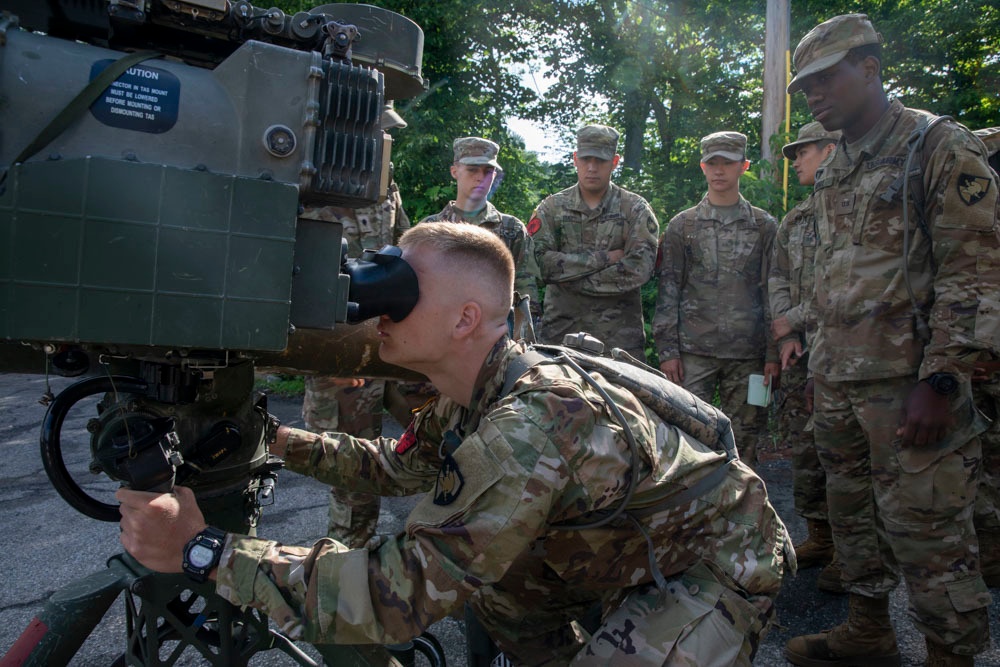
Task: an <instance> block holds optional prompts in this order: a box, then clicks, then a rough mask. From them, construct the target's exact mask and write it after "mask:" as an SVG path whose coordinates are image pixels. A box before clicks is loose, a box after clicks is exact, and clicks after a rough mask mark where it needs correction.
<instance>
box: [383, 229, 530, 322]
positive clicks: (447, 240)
mask: <svg viewBox="0 0 1000 667" xmlns="http://www.w3.org/2000/svg"><path fill="white" fill-rule="evenodd" d="M399 247H400V248H403V249H404V250H405V249H407V248H410V249H412V248H417V247H421V248H431V249H433V250H436V251H437V252H438V253H440V254H441V255H442V256H443V257H445V258H446V259H447V261H448V264H449V266H451V267H454V268H455V269H456V270H457V271H458V272H463V273H466V274H467V275H471V276H479V277H485V278H486V282H487V283H489V284H491V285H493V284H495V285H496V289H497V290H498V292H501V293H502V294H505V295H506V296H505V299H506V301H505V304H506V307H509V306H510V304H511V302H512V301H513V300H514V258H513V257H512V256H511V254H510V250H509V249H508V248H507V246H506V245H505V244H504V242H503V241H501V240H500V238H499V237H497V235H496V234H494V233H493V232H491V231H488V230H486V229H482V228H481V227H479V226H477V225H473V224H469V223H464V222H421V223H420V224H418V225H415V226H413V227H411V228H410V229H408V230H406V232H405V233H404V234H403V236H402V237H400V239H399ZM485 296H486V297H490V298H492V297H494V296H496V293H494V294H490V295H485Z"/></svg>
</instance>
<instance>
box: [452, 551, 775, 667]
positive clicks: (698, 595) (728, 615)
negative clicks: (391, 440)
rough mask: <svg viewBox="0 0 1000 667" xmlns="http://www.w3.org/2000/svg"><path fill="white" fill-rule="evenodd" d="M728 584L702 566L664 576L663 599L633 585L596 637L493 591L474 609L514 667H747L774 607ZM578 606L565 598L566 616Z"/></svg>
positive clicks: (768, 600) (652, 589)
mask: <svg viewBox="0 0 1000 667" xmlns="http://www.w3.org/2000/svg"><path fill="white" fill-rule="evenodd" d="M723 578H724V577H722V576H721V575H717V574H716V573H715V572H714V571H713V570H712V569H711V568H710V567H709V566H707V565H705V564H704V563H697V564H695V565H694V566H693V567H691V568H689V569H688V570H687V571H686V572H683V573H681V574H678V575H675V576H673V577H667V591H666V594H665V595H661V593H660V591H659V590H658V589H657V587H656V586H655V585H654V584H644V585H641V586H636V587H634V588H632V589H631V590H628V591H626V592H623V595H622V600H621V602H620V603H618V604H617V605H615V606H614V608H613V609H611V610H610V612H609V613H607V615H606V616H605V617H604V618H603V620H602V621H601V622H600V626H599V627H598V628H597V629H596V630H595V631H594V633H593V634H589V633H588V632H587V631H586V630H584V629H583V628H582V627H581V626H580V625H579V624H578V623H577V622H576V621H573V622H567V621H566V619H567V618H569V616H564V617H563V618H562V619H560V618H559V616H558V615H556V614H553V612H552V610H551V609H549V610H548V611H545V612H538V611H535V610H533V609H532V608H531V607H530V606H529V605H524V606H517V607H516V608H515V607H510V606H506V605H504V604H501V603H500V602H501V600H502V596H500V597H501V600H498V597H497V596H495V595H491V593H490V591H489V589H484V590H482V591H479V592H478V593H477V595H475V596H474V597H473V598H472V600H471V601H470V604H471V605H472V607H473V609H474V610H475V612H476V616H477V618H478V619H480V621H481V622H482V624H483V625H484V626H485V627H486V628H487V629H488V631H489V633H490V635H491V636H493V637H494V638H495V639H496V640H497V642H498V644H499V645H500V647H501V648H502V649H503V650H504V655H505V656H506V657H507V658H508V659H509V660H510V662H511V664H513V665H551V666H556V665H566V664H569V665H574V666H577V667H592V666H593V667H596V666H597V665H607V666H608V667H617V666H619V665H635V666H637V667H639V666H647V665H648V666H650V667H652V666H653V665H687V666H689V667H701V666H702V665H741V666H745V667H750V665H751V664H752V661H753V656H754V655H755V653H756V652H757V647H758V646H759V644H760V641H761V639H762V638H763V637H764V636H765V635H766V633H767V631H768V629H769V628H770V621H771V618H772V616H773V614H774V601H773V599H772V598H771V597H770V596H765V595H759V596H754V597H752V598H750V599H748V598H747V597H744V595H743V594H741V593H739V592H737V591H735V590H734V589H733V588H730V587H728V586H726V585H725V584H723V583H722V579H723ZM573 602H574V601H573V600H567V611H570V610H571V609H572V607H573ZM585 609H587V606H586V605H584V606H581V607H580V610H581V611H582V610H585ZM578 617H579V616H578ZM512 628H514V629H516V630H514V631H512Z"/></svg>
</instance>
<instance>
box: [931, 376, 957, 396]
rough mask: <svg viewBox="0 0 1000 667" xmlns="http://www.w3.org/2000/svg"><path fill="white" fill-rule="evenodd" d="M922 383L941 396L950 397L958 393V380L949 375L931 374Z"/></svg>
mask: <svg viewBox="0 0 1000 667" xmlns="http://www.w3.org/2000/svg"><path fill="white" fill-rule="evenodd" d="M924 382H926V383H927V384H929V385H930V386H931V389H933V390H934V391H935V392H937V393H938V394H941V395H942V396H951V395H952V394H954V393H955V392H956V391H958V378H956V377H955V376H954V375H952V374H951V373H932V374H931V375H930V377H928V378H927V379H926V380H924Z"/></svg>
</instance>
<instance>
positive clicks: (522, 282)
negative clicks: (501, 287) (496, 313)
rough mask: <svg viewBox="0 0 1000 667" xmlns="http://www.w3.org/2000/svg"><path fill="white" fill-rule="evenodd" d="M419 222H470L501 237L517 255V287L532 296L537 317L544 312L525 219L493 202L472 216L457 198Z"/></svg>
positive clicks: (515, 272) (515, 274)
mask: <svg viewBox="0 0 1000 667" xmlns="http://www.w3.org/2000/svg"><path fill="white" fill-rule="evenodd" d="M420 222H468V223H471V224H473V225H479V226H480V227H482V228H483V229H488V230H490V231H491V232H493V233H494V234H496V235H497V236H499V237H500V239H501V240H502V241H503V242H504V244H505V245H506V246H507V249H508V250H510V254H511V255H513V256H514V290H515V291H516V292H517V293H518V294H520V295H521V296H527V297H528V298H530V299H531V312H532V314H533V315H534V316H536V317H537V316H538V315H540V314H541V312H542V306H541V302H540V301H539V299H538V283H537V282H536V274H537V273H538V270H537V269H536V268H535V264H534V256H533V252H532V249H531V237H529V236H528V233H527V232H526V231H525V228H524V223H523V222H521V221H520V220H518V219H517V218H515V217H514V216H512V215H507V214H506V213H501V212H500V211H498V210H497V207H496V206H494V205H493V204H491V203H490V202H486V208H484V209H483V210H481V211H480V212H479V213H477V214H476V215H475V216H473V217H471V218H470V217H467V216H466V214H465V211H463V210H462V209H460V208H458V207H457V206H455V202H454V201H450V202H448V205H447V206H445V207H444V210H442V211H441V212H440V213H435V214H434V215H429V216H427V217H426V218H424V219H423V220H421V221H420Z"/></svg>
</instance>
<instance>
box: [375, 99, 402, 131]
mask: <svg viewBox="0 0 1000 667" xmlns="http://www.w3.org/2000/svg"><path fill="white" fill-rule="evenodd" d="M380 124H381V126H382V129H383V130H391V129H392V128H394V127H406V121H405V120H403V117H402V116H400V115H399V114H398V113H397V112H396V108H395V107H394V106H393V103H392V100H389V101H388V102H386V103H385V106H384V107H382V120H381V123H380Z"/></svg>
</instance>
